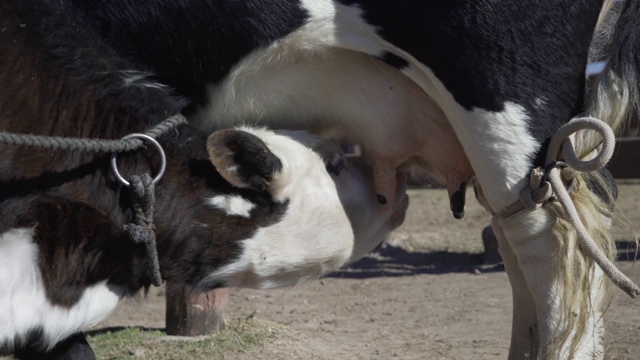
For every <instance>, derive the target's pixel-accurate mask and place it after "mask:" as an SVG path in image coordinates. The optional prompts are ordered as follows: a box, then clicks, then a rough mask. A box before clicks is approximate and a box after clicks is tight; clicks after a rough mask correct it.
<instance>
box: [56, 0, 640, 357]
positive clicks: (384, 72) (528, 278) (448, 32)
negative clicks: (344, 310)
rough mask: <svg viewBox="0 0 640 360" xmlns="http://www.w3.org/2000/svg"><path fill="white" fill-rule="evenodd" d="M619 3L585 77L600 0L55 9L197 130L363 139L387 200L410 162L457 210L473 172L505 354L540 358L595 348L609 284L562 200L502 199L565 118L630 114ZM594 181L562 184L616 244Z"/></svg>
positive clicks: (633, 78) (628, 43)
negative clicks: (508, 328) (496, 260)
mask: <svg viewBox="0 0 640 360" xmlns="http://www.w3.org/2000/svg"><path fill="white" fill-rule="evenodd" d="M607 2H609V1H607ZM626 3H627V5H625V6H627V9H626V10H624V11H623V12H622V14H625V15H624V16H622V17H621V18H620V20H619V21H618V26H617V30H616V31H614V32H613V35H612V37H611V39H612V42H613V44H614V45H613V46H610V47H607V49H608V50H606V51H605V52H604V56H603V57H604V58H606V59H607V60H609V65H608V67H607V68H606V69H605V71H604V72H603V73H602V75H601V76H600V77H599V78H598V79H597V80H595V82H594V83H593V84H592V85H593V86H592V87H591V88H590V89H587V88H586V83H585V67H586V64H587V60H588V50H589V46H590V42H591V39H592V35H593V33H594V29H595V27H596V23H597V20H598V18H599V15H600V13H601V11H602V9H603V7H602V5H603V1H602V0H525V1H413V0H398V1H384V0H297V1H282V0H246V1H225V0H220V1H205V0H185V1H180V2H171V1H162V0H151V1H146V2H145V3H144V5H141V4H139V3H138V2H136V3H134V2H112V1H103V0H96V1H91V2H88V1H84V0H65V1H62V2H61V5H59V6H60V7H61V9H62V10H61V11H64V12H65V13H66V15H67V16H68V17H69V18H70V19H73V21H74V22H75V24H77V26H78V27H80V28H82V29H85V31H93V32H94V33H95V34H97V35H98V36H99V37H100V38H102V39H103V40H104V41H105V42H106V43H108V44H109V45H110V46H111V47H112V48H113V49H115V51H117V52H118V53H120V54H122V56H126V57H127V58H129V59H130V60H131V61H134V62H136V63H138V64H144V66H145V67H146V68H147V69H149V70H151V71H153V72H154V78H155V79H157V80H158V81H160V82H162V83H164V84H167V85H170V86H172V87H174V88H175V89H176V90H177V91H178V92H179V93H180V94H182V95H183V96H185V97H186V98H188V99H189V100H190V101H191V104H190V106H189V107H188V109H187V111H186V113H187V115H189V117H190V119H191V120H192V121H193V122H194V123H198V124H199V126H200V127H201V128H209V129H213V128H217V127H220V126H222V127H225V126H229V125H230V124H237V123H241V122H247V121H248V122H255V123H262V124H269V125H272V126H276V125H277V126H283V127H294V128H303V129H308V130H313V131H315V132H318V133H323V134H324V133H332V134H340V135H342V136H346V137H348V138H350V139H351V140H352V141H357V142H358V143H360V144H361V145H362V146H363V149H364V153H365V155H367V157H368V159H369V160H370V161H371V164H372V167H373V178H374V187H375V192H376V194H377V199H378V201H379V203H380V204H381V205H382V206H383V207H386V208H392V207H393V206H394V205H395V204H397V203H398V201H397V200H400V199H403V196H402V195H400V196H396V194H397V193H398V191H397V190H398V188H402V182H404V178H405V176H404V175H405V173H406V172H408V171H419V172H424V173H425V174H426V175H428V176H430V177H431V178H433V179H434V180H436V181H438V182H440V183H441V184H443V185H446V187H447V189H448V191H449V194H450V198H451V210H453V213H454V215H455V216H456V217H461V216H462V215H463V213H464V192H465V189H466V187H467V183H472V184H473V185H474V186H475V188H476V190H477V193H478V198H479V200H480V201H481V202H482V204H483V205H484V206H485V207H486V208H487V209H488V210H489V211H491V212H493V213H495V214H498V216H497V217H496V221H495V222H494V225H495V228H496V229H499V230H500V232H499V233H500V235H499V238H500V251H501V252H502V255H503V258H504V259H505V264H506V270H507V273H508V274H509V278H510V281H511V285H512V288H513V297H514V301H513V304H514V322H513V329H512V343H511V352H510V357H511V358H513V359H520V358H525V357H529V358H543V359H546V358H601V357H602V356H603V355H602V353H603V343H602V335H603V329H604V328H603V324H602V321H601V314H602V311H603V308H604V305H605V304H606V302H605V301H604V300H605V297H606V296H605V295H606V291H605V284H606V283H605V282H604V281H603V274H602V272H601V271H600V268H599V267H598V266H596V265H595V263H594V262H593V260H592V259H591V258H589V257H588V256H587V255H586V254H585V253H584V252H582V251H581V250H580V246H579V245H578V242H577V240H576V238H577V237H576V231H575V230H574V229H573V227H572V226H569V224H568V223H567V222H566V220H564V218H565V216H564V211H563V210H562V209H561V207H560V206H559V205H558V204H557V203H554V202H552V201H547V202H545V204H544V205H543V206H530V209H529V210H521V211H515V212H513V211H509V209H511V208H512V205H513V204H517V203H519V201H520V195H521V193H522V191H523V189H529V190H531V189H530V187H531V186H530V178H529V175H530V173H531V171H532V169H534V168H537V167H544V166H545V165H546V164H545V162H546V161H545V158H546V157H547V144H548V141H549V139H550V138H551V137H552V136H553V135H554V134H555V133H556V131H557V130H558V129H559V128H560V127H561V126H563V125H564V124H566V123H567V122H569V121H570V120H571V119H572V118H573V117H575V116H577V115H578V114H581V113H582V114H585V115H588V116H596V117H598V118H600V119H602V120H604V121H605V122H606V123H608V124H609V125H611V127H613V128H614V129H615V128H618V127H619V126H620V124H621V123H623V122H624V121H625V120H627V119H628V118H629V117H630V116H632V115H637V109H638V108H639V106H638V105H639V104H640V102H639V101H638V99H639V98H640V97H639V96H638V83H637V79H638V66H639V65H638V63H637V58H638V52H637V51H638V50H637V49H639V47H638V37H637V33H638V28H640V24H638V20H637V19H639V18H640V9H639V8H638V5H637V4H638V2H637V1H631V0H628V1H627V2H626ZM586 90H590V92H589V96H588V97H587V96H586ZM599 142H600V139H599V138H598V137H596V136H590V135H584V134H581V135H578V136H576V137H575V138H574V142H573V145H574V146H575V148H576V150H577V153H578V156H579V157H581V158H586V157H589V156H591V155H593V154H594V153H595V151H594V149H597V148H598V147H599ZM557 155H558V154H551V158H552V159H553V160H555V159H556V157H557ZM594 179H595V180H594ZM601 180H602V179H601V178H600V179H599V176H598V175H589V174H578V175H577V176H576V177H575V180H574V181H575V186H574V187H573V191H572V197H573V200H574V202H575V203H576V206H577V208H578V212H579V213H580V215H581V216H582V218H583V220H584V222H585V223H586V224H587V230H588V231H589V232H590V233H591V235H592V236H593V237H595V238H596V241H597V242H598V243H599V245H600V247H601V248H603V249H604V251H605V252H607V253H608V254H609V255H610V256H611V255H612V253H613V250H614V249H615V246H613V243H612V239H611V236H610V234H609V231H608V226H609V217H608V215H604V216H603V214H607V213H609V212H610V211H609V209H607V207H606V206H603V205H602V204H601V197H599V196H597V194H595V191H594V190H593V186H591V185H590V184H593V183H598V182H599V181H601ZM398 183H401V184H400V186H398ZM529 190H527V191H529ZM534 190H535V189H534ZM530 192H531V191H529V193H530ZM608 192H611V191H608ZM600 195H601V194H600ZM605 195H607V196H605V197H610V196H608V195H610V194H605ZM607 200H610V199H607ZM507 215H508V216H507Z"/></svg>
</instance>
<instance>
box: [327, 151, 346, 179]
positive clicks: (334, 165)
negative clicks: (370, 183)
mask: <svg viewBox="0 0 640 360" xmlns="http://www.w3.org/2000/svg"><path fill="white" fill-rule="evenodd" d="M345 168H346V164H345V161H344V157H343V156H342V154H335V155H334V156H333V158H331V160H329V162H328V163H327V171H328V172H329V173H330V174H332V175H335V176H338V175H340V173H341V172H342V170H344V169H345Z"/></svg>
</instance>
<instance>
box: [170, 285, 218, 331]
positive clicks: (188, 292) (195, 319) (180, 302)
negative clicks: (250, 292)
mask: <svg viewBox="0 0 640 360" xmlns="http://www.w3.org/2000/svg"><path fill="white" fill-rule="evenodd" d="M168 288H169V287H168ZM166 300H167V313H166V317H165V321H166V326H167V334H168V335H177V336H199V335H209V334H211V333H212V332H215V331H219V330H222V329H224V321H225V320H224V312H225V310H226V308H227V304H228V302H229V291H228V290H227V289H224V288H223V289H216V290H212V291H209V292H206V293H195V292H193V291H192V289H191V287H187V286H185V287H183V288H182V289H180V290H179V291H178V292H176V293H174V294H169V293H168V292H167V295H166Z"/></svg>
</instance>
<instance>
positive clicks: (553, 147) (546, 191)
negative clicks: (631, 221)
mask: <svg viewBox="0 0 640 360" xmlns="http://www.w3.org/2000/svg"><path fill="white" fill-rule="evenodd" d="M580 130H594V131H596V132H598V133H599V134H600V135H601V136H602V144H601V146H600V148H599V149H598V151H597V152H596V155H595V157H593V158H591V159H588V160H583V159H581V158H579V157H578V155H577V154H576V152H575V147H574V146H573V142H572V140H571V137H572V136H573V135H574V134H575V133H577V132H578V131H580ZM614 148H615V136H614V134H613V130H611V127H610V126H609V124H607V123H605V122H604V121H601V120H598V119H596V118H592V117H580V118H574V119H572V120H571V121H569V122H568V123H567V124H565V125H564V126H562V127H560V129H558V131H557V132H556V133H555V134H554V136H553V137H552V138H551V141H550V142H549V148H548V149H547V158H546V163H545V167H544V169H541V168H535V169H533V170H532V171H531V175H530V177H529V185H528V186H526V187H525V188H524V189H523V190H522V191H521V192H520V199H519V201H518V202H516V203H513V204H511V205H509V206H507V207H506V208H505V209H503V210H502V211H501V212H499V213H498V214H496V215H495V217H496V218H497V219H501V218H507V217H509V216H511V215H513V214H515V213H517V212H519V211H521V210H523V209H528V210H530V211H533V210H537V209H539V208H540V207H541V206H542V204H543V203H545V202H547V201H556V200H557V201H558V202H559V203H560V205H561V206H562V208H563V209H564V214H565V216H566V218H567V220H568V221H569V222H570V223H571V224H572V225H573V227H574V228H575V229H576V232H577V234H578V239H579V241H580V244H581V245H582V248H583V249H584V251H585V252H586V255H587V256H588V257H590V258H591V259H592V260H593V261H594V262H595V263H597V264H598V266H599V267H600V268H601V269H602V271H603V272H604V273H605V275H606V276H607V277H609V279H611V281H612V282H613V283H614V284H616V286H618V287H619V288H620V289H622V290H623V291H625V292H626V293H627V294H628V295H629V296H631V297H632V298H635V297H637V296H638V295H640V288H639V287H638V286H637V285H636V284H635V283H634V282H633V281H631V279H629V278H628V277H627V276H626V275H624V274H623V273H622V272H621V271H620V270H619V269H618V268H617V267H616V266H615V265H614V264H613V263H612V262H611V261H610V260H609V259H608V258H607V256H606V255H605V254H604V252H603V251H602V249H600V247H599V246H598V244H597V243H596V242H595V241H594V240H593V238H592V237H591V235H590V234H589V232H588V230H587V229H586V227H585V226H584V224H583V223H582V220H581V219H580V216H579V214H578V211H577V209H576V208H575V205H574V204H573V200H572V199H571V196H570V195H569V192H570V191H571V189H572V188H573V184H574V183H575V177H576V175H577V174H576V172H592V171H597V170H599V169H601V168H603V167H604V166H605V165H606V164H607V162H609V160H610V159H611V156H613V151H614ZM563 177H564V178H565V179H564V180H568V181H569V186H568V189H567V188H565V184H564V181H563Z"/></svg>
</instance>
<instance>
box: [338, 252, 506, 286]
mask: <svg viewBox="0 0 640 360" xmlns="http://www.w3.org/2000/svg"><path fill="white" fill-rule="evenodd" d="M483 260H484V255H483V254H472V253H456V252H447V251H438V252H428V253H424V252H408V251H406V250H404V249H402V248H400V247H394V246H390V245H385V246H383V247H381V248H378V249H377V250H376V251H375V252H373V253H372V254H370V255H368V256H367V257H365V258H363V259H361V260H359V261H357V262H355V263H353V264H351V265H350V266H349V267H347V268H345V269H342V270H339V271H336V272H334V273H332V274H331V275H329V277H335V278H351V279H366V278H373V277H394V276H409V275H420V274H446V273H478V272H491V271H503V270H504V268H503V267H502V266H501V265H499V264H491V265H484V264H483Z"/></svg>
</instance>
